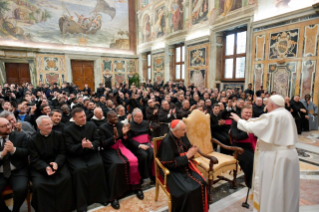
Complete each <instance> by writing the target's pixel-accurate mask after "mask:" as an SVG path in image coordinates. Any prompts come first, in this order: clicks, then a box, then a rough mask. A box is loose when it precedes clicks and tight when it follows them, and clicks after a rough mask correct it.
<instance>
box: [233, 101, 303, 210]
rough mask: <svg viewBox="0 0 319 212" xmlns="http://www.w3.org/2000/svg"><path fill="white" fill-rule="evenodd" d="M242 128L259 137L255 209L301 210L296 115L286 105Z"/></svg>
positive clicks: (254, 182)
mask: <svg viewBox="0 0 319 212" xmlns="http://www.w3.org/2000/svg"><path fill="white" fill-rule="evenodd" d="M237 127H238V129H240V130H243V131H245V132H248V133H254V135H256V136H257V137H258V141H257V148H256V151H255V158H254V176H253V199H254V212H256V211H259V212H298V211H299V183H300V182H299V181H300V172H299V159H298V154H297V150H296V148H295V144H296V143H297V142H298V134H297V129H296V125H295V121H294V119H293V117H292V115H291V114H290V113H289V111H287V110H286V109H285V108H284V107H280V108H277V109H275V110H273V111H272V112H270V113H267V114H264V115H262V116H260V117H259V118H256V119H249V120H248V121H245V120H242V119H241V120H239V121H238V124H237Z"/></svg>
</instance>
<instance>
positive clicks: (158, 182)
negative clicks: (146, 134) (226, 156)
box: [153, 134, 218, 212]
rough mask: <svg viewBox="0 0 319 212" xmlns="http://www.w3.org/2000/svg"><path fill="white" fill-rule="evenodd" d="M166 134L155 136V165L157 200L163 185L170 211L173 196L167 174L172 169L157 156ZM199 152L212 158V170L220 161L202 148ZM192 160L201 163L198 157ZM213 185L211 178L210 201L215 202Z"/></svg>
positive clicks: (209, 182)
mask: <svg viewBox="0 0 319 212" xmlns="http://www.w3.org/2000/svg"><path fill="white" fill-rule="evenodd" d="M165 136H166V134H165V135H164V136H161V137H156V138H153V146H154V149H153V151H154V166H155V201H157V200H158V194H159V187H161V188H162V189H163V191H164V193H165V194H166V196H167V198H168V212H171V211H172V198H171V194H170V191H169V188H168V186H167V176H168V175H169V174H170V171H169V170H168V169H167V168H166V167H165V166H164V165H163V164H162V163H161V161H160V160H159V159H158V158H157V157H156V155H157V151H158V148H159V146H160V144H161V142H162V141H163V139H164V138H165ZM199 152H200V154H202V155H203V157H206V158H207V159H208V160H210V164H209V166H210V167H211V169H210V170H211V171H212V169H213V164H214V163H217V162H218V161H217V160H216V159H215V158H213V157H211V156H207V155H205V154H203V153H202V151H201V150H199ZM192 161H193V162H194V163H195V164H197V165H199V163H200V162H199V161H198V160H196V159H192ZM160 169H161V170H162V172H163V174H164V179H163V177H162V175H161V174H160ZM212 185H213V180H211V179H209V180H208V202H209V203H212V202H213V197H212V192H211V189H212Z"/></svg>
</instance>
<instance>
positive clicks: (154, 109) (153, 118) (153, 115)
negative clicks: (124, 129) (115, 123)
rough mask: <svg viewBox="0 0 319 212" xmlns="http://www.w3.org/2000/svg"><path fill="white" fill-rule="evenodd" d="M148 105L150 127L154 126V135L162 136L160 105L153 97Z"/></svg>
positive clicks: (147, 117) (147, 116)
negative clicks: (159, 119) (159, 116)
mask: <svg viewBox="0 0 319 212" xmlns="http://www.w3.org/2000/svg"><path fill="white" fill-rule="evenodd" d="M147 104H148V107H147V108H146V111H145V113H146V119H147V120H148V122H149V123H150V124H149V125H150V127H151V128H152V131H153V134H152V136H153V137H158V136H160V125H159V121H158V106H157V104H156V103H155V101H153V100H152V99H149V100H148V101H147Z"/></svg>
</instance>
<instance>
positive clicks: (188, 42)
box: [185, 35, 210, 46]
mask: <svg viewBox="0 0 319 212" xmlns="http://www.w3.org/2000/svg"><path fill="white" fill-rule="evenodd" d="M209 38H210V36H209V35H206V36H203V37H199V38H195V39H192V40H188V41H186V42H185V44H186V45H187V46H189V45H193V44H197V43H202V42H205V41H207V42H208V41H209Z"/></svg>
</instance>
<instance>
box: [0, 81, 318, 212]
mask: <svg viewBox="0 0 319 212" xmlns="http://www.w3.org/2000/svg"><path fill="white" fill-rule="evenodd" d="M274 94H276V92H275V91H272V92H271V93H269V92H267V90H263V88H262V87H261V89H260V90H257V91H253V90H252V85H251V84H249V86H248V88H247V89H246V90H241V89H238V88H234V89H227V90H221V91H219V90H218V89H217V88H215V89H198V88H197V87H195V86H194V85H190V86H187V87H186V86H185V85H184V84H183V83H182V82H181V83H177V84H175V83H174V82H167V83H165V84H164V83H163V84H151V83H150V82H147V83H144V84H142V85H140V86H135V85H134V83H133V84H131V85H129V82H126V83H124V84H120V85H117V86H114V87H112V88H106V87H105V85H103V84H100V86H99V88H97V90H96V91H93V90H91V88H89V87H88V86H87V85H85V87H84V89H83V90H80V89H79V87H78V86H76V85H75V84H73V83H63V85H62V86H61V87H58V85H57V84H53V85H47V84H43V83H42V82H40V83H39V85H38V86H36V87H33V85H32V84H30V83H24V84H22V86H18V85H16V84H11V85H9V84H8V83H5V84H4V85H3V86H1V89H0V193H1V192H2V191H4V190H5V189H6V188H7V187H8V186H10V188H11V189H12V190H13V193H14V195H13V200H14V204H13V209H12V211H13V212H18V211H19V210H20V207H21V206H22V204H23V202H24V200H25V198H26V195H27V191H28V187H29V185H30V183H29V182H32V186H31V188H32V189H31V190H32V201H31V205H32V207H33V208H34V210H35V211H37V212H51V211H52V212H65V211H72V210H77V211H87V210H88V206H89V205H91V204H93V203H101V204H103V205H107V204H111V206H112V207H113V208H114V209H119V208H120V203H119V199H120V198H122V197H123V196H125V195H127V194H128V193H132V192H135V194H136V196H137V197H138V198H139V199H143V198H144V194H143V190H144V189H145V188H149V187H150V186H151V185H152V184H153V183H154V168H153V160H154V153H153V144H152V138H154V137H159V136H163V135H165V134H166V135H167V136H166V138H165V139H164V141H163V142H162V144H161V146H160V147H159V151H158V154H157V157H158V158H159V159H160V161H161V162H162V164H163V165H164V166H166V167H167V168H168V169H169V170H170V171H171V174H170V177H169V179H168V186H169V189H170V191H171V195H172V211H175V212H179V211H183V212H192V211H207V205H205V204H203V203H204V202H205V201H204V200H203V198H205V197H203V196H202V190H203V186H205V179H203V177H202V176H201V174H200V173H197V172H196V171H194V170H192V169H190V168H188V161H189V159H190V158H192V157H193V156H194V155H195V154H196V152H197V151H198V149H197V148H196V147H193V146H192V145H191V144H190V143H189V141H188V139H187V134H186V135H185V133H186V132H187V130H186V128H185V125H184V124H183V122H180V121H176V120H182V119H183V118H185V117H187V116H188V115H189V114H190V113H191V112H192V111H193V110H195V109H198V110H200V111H202V112H203V113H205V114H210V120H211V123H210V125H211V126H210V128H211V135H212V137H213V138H215V139H217V140H219V141H220V142H222V143H224V144H226V145H231V142H230V140H229V135H228V132H229V130H231V133H232V137H233V139H234V142H232V144H233V145H236V146H238V147H241V148H243V149H244V150H245V152H244V153H243V154H241V155H239V157H238V160H239V164H240V167H241V168H242V169H243V171H244V173H245V176H246V178H247V179H246V185H247V186H248V187H251V184H252V173H253V160H254V151H255V148H256V142H257V137H256V135H254V134H249V133H246V132H244V131H241V130H240V129H238V127H237V122H236V121H234V120H232V119H231V113H236V114H237V115H238V116H239V117H241V118H242V119H244V120H249V119H250V118H258V117H260V116H262V115H263V114H264V113H267V106H266V105H267V101H269V99H270V98H271V96H272V95H274ZM285 109H286V110H287V111H289V113H291V115H292V116H293V118H294V121H295V123H294V124H296V127H297V130H298V133H299V134H301V133H302V131H309V130H318V116H317V114H318V107H317V106H316V105H315V104H314V103H313V102H312V101H311V96H310V95H309V94H307V95H306V96H305V98H302V99H301V98H300V96H298V95H296V96H294V97H292V98H289V97H286V98H285ZM292 120H293V119H292ZM172 122H174V124H172ZM214 148H215V149H216V148H217V147H216V146H214ZM220 151H221V153H224V154H228V155H232V154H233V152H231V151H229V150H224V149H221V150H220ZM0 211H1V212H8V211H11V210H9V208H8V207H7V206H6V204H5V201H4V199H3V198H0Z"/></svg>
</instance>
